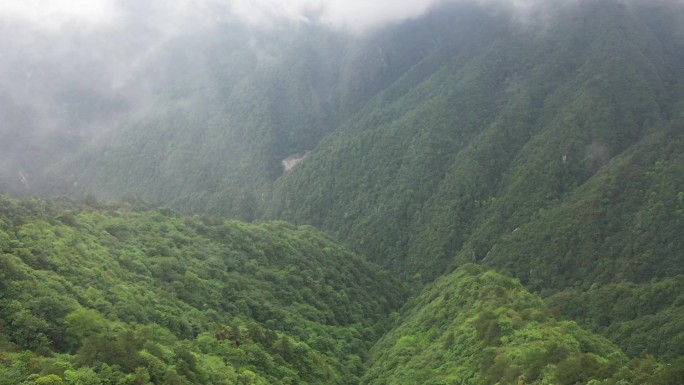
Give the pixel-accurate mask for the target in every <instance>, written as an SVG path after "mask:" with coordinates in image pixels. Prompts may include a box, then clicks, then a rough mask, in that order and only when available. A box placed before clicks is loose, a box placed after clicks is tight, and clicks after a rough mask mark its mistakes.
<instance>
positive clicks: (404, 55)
mask: <svg viewBox="0 0 684 385" xmlns="http://www.w3.org/2000/svg"><path fill="white" fill-rule="evenodd" d="M449 15H450V14H449ZM449 15H434V16H432V17H430V18H428V19H425V20H421V21H417V22H413V23H408V24H407V25H403V26H401V27H396V28H391V29H389V30H387V31H384V32H382V31H381V32H379V33H377V34H375V35H373V37H370V38H368V39H360V38H355V37H351V36H346V35H342V34H337V33H334V32H331V31H329V30H325V29H323V28H317V27H315V26H292V25H289V26H281V27H278V28H276V30H275V31H272V32H264V33H261V34H257V35H256V36H253V35H254V33H255V32H254V31H240V30H237V31H233V30H230V31H226V33H227V34H232V36H233V37H232V38H230V39H226V40H228V41H227V42H223V43H222V45H221V46H219V47H216V50H218V51H219V53H216V54H215V56H216V59H215V62H214V63H213V64H214V65H213V67H211V68H210V69H209V70H208V71H206V73H205V74H204V75H203V76H200V77H196V76H195V77H193V78H190V79H184V78H179V79H178V84H177V85H176V86H175V87H174V88H172V89H170V90H168V91H167V92H166V93H164V94H163V95H161V96H160V97H159V98H158V100H157V101H156V102H155V103H153V104H152V106H151V107H150V108H149V109H147V110H146V111H142V112H141V113H140V116H138V117H137V118H135V119H131V120H130V121H129V122H128V123H126V124H125V125H123V126H122V127H120V128H118V129H116V130H112V131H111V132H110V133H109V134H107V135H103V136H101V137H99V138H97V139H96V140H94V141H93V142H92V143H91V144H90V145H89V146H86V148H85V149H84V150H82V151H80V152H78V153H77V154H76V155H75V156H73V157H70V158H67V159H66V160H64V161H63V162H61V163H59V164H57V165H55V166H53V167H52V168H51V169H50V170H48V172H47V173H46V174H45V175H44V176H43V178H42V179H41V181H40V182H39V183H38V184H37V186H36V188H35V189H34V190H33V191H37V192H40V193H42V194H49V195H56V194H67V195H76V196H85V195H87V194H94V195H95V196H98V197H101V198H110V199H114V198H116V199H121V198H123V197H130V196H133V197H137V198H141V199H144V200H146V201H150V202H154V203H162V204H165V205H170V206H172V207H175V208H177V209H179V210H182V211H185V212H192V213H200V212H210V213H212V214H222V215H225V216H230V217H234V218H242V219H247V220H252V219H254V217H255V211H256V208H257V207H258V206H259V205H261V204H262V203H263V199H264V196H265V194H266V193H268V191H270V186H271V184H272V182H273V181H274V180H275V179H276V178H277V177H279V176H280V175H282V173H283V169H282V166H281V160H283V159H285V158H287V157H288V156H291V155H293V154H303V153H305V152H306V151H308V150H312V149H314V148H315V147H316V146H317V144H318V143H319V141H320V140H321V139H322V138H323V137H325V136H326V135H327V134H329V133H331V132H332V131H334V130H335V129H336V128H337V127H338V125H339V124H340V122H342V121H344V120H346V119H347V118H348V117H349V116H350V115H352V114H354V113H356V112H357V111H358V110H359V109H360V108H361V107H362V106H363V105H364V104H365V103H366V101H368V99H369V98H371V97H372V96H374V95H375V94H377V93H378V92H379V91H380V90H383V89H384V88H386V87H387V85H388V84H391V83H392V82H394V81H395V80H396V79H397V78H398V77H400V76H402V74H403V73H404V72H405V71H406V70H407V69H408V68H411V67H412V66H413V65H414V64H415V63H416V62H418V61H420V60H421V59H422V58H423V57H425V56H426V55H427V54H428V53H430V52H434V51H435V47H434V46H435V45H437V44H438V43H439V40H437V41H436V42H434V41H432V40H433V37H434V36H440V35H441V34H442V31H443V30H445V29H448V28H450V24H451V21H452V20H451V19H450V17H449ZM426 76H427V75H426Z"/></svg>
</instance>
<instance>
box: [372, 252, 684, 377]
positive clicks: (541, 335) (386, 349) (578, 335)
mask: <svg viewBox="0 0 684 385" xmlns="http://www.w3.org/2000/svg"><path fill="white" fill-rule="evenodd" d="M550 314H551V313H550V311H549V310H548V309H547V308H546V307H545V305H544V302H543V301H542V299H541V298H539V297H538V296H536V295H533V294H530V293H529V292H527V291H526V289H525V288H524V287H523V286H522V285H521V284H520V283H519V282H518V281H516V280H513V279H511V278H508V277H505V276H503V275H501V274H498V273H495V272H493V271H487V270H485V269H483V268H482V267H479V266H476V265H472V264H467V265H464V266H463V267H461V268H459V269H458V270H456V271H455V272H454V273H452V274H449V275H447V276H445V277H442V278H440V279H438V280H437V281H436V282H434V283H431V284H429V285H427V286H426V287H425V289H424V290H423V292H422V293H421V294H420V295H419V296H417V297H416V298H414V299H412V300H411V301H410V302H409V303H408V304H407V305H406V308H405V309H404V314H403V318H402V322H401V323H400V324H399V326H398V327H397V328H395V329H394V330H392V331H391V332H390V333H388V334H387V335H385V336H384V337H383V338H382V339H381V340H380V342H378V344H377V345H376V346H375V347H374V348H373V350H372V352H371V361H370V366H369V369H368V372H367V373H366V375H365V376H364V377H363V379H362V381H361V383H362V384H373V385H380V384H387V385H393V384H407V385H409V384H425V385H427V384H453V383H456V384H470V385H475V384H483V385H484V384H516V383H517V384H556V385H565V384H567V385H574V384H595V385H598V384H605V385H608V384H672V385H675V384H680V383H681V381H682V379H684V377H683V376H684V360H681V359H680V360H679V361H676V362H673V363H671V364H664V363H663V364H658V363H656V362H655V361H654V360H653V359H652V358H647V359H639V360H633V361H628V359H627V357H626V356H625V355H624V354H623V353H622V352H621V351H620V350H619V349H618V348H617V347H615V346H614V345H613V344H611V343H610V342H609V341H608V340H606V339H605V338H603V337H599V336H597V335H593V334H591V333H589V332H587V331H585V330H583V329H581V328H580V327H579V326H577V324H575V323H574V322H570V321H559V320H556V319H554V318H553V317H551V315H550Z"/></svg>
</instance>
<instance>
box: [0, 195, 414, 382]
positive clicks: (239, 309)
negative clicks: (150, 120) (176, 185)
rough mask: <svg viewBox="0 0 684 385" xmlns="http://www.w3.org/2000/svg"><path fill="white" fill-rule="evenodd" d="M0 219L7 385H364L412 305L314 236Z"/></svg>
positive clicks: (27, 213) (28, 204)
mask: <svg viewBox="0 0 684 385" xmlns="http://www.w3.org/2000/svg"><path fill="white" fill-rule="evenodd" d="M66 204H67V205H70V206H73V205H72V204H68V203H66ZM91 204H94V203H93V202H91ZM0 218H1V220H0V266H1V268H0V278H1V279H0V384H3V385H4V384H7V385H16V384H33V383H36V384H52V383H55V384H56V383H62V382H63V383H67V384H147V383H155V384H188V383H196V384H236V383H240V384H247V383H250V384H306V383H308V384H354V383H356V382H357V381H358V376H359V375H360V374H361V373H362V369H363V362H364V360H365V358H366V354H367V351H368V349H370V347H371V344H372V343H373V341H374V340H376V339H377V338H378V337H379V336H380V335H381V333H383V331H384V330H385V328H386V326H387V325H388V323H387V322H388V320H389V318H388V316H389V314H390V313H391V312H392V311H393V309H396V307H397V306H398V304H399V303H401V301H402V300H403V296H402V288H401V286H400V285H399V284H398V283H397V282H395V281H393V280H392V279H391V278H390V277H389V276H388V275H387V274H385V273H382V272H381V271H379V269H378V268H377V267H375V266H373V265H371V264H370V263H368V262H366V261H365V260H364V259H362V258H360V257H358V256H356V255H354V254H352V253H350V252H349V251H347V250H345V249H344V248H342V247H340V246H338V245H336V244H335V243H333V242H331V241H330V240H329V239H328V238H326V237H324V236H323V235H321V234H320V233H318V232H316V231H314V230H313V229H311V228H297V227H293V226H291V225H287V224H284V223H266V224H262V225H247V224H243V223H238V222H225V221H223V220H218V219H210V218H200V217H180V216H178V215H176V214H174V213H173V212H172V211H170V210H147V209H136V208H135V207H133V206H132V205H130V204H123V205H115V206H107V207H99V208H97V209H95V208H93V207H91V206H74V207H72V208H71V209H70V210H58V209H56V208H55V205H54V204H51V203H48V202H45V201H42V200H36V199H29V200H24V201H13V200H8V199H5V198H0Z"/></svg>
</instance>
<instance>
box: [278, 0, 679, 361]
mask: <svg viewBox="0 0 684 385" xmlns="http://www.w3.org/2000/svg"><path fill="white" fill-rule="evenodd" d="M579 4H580V5H579V6H577V7H575V6H568V8H566V9H563V10H561V11H559V12H558V13H556V14H554V15H552V16H549V17H550V18H551V19H547V21H549V20H552V22H550V21H549V24H548V25H547V28H545V29H543V30H539V29H536V28H532V27H531V26H529V25H526V26H523V25H520V24H519V23H518V22H517V21H516V22H510V23H503V22H501V21H502V20H498V21H497V22H494V19H490V20H492V23H493V24H494V25H487V24H484V23H483V24H482V25H483V29H482V31H483V32H484V31H487V32H488V33H490V34H491V35H490V34H486V33H483V34H482V35H481V36H480V37H479V38H474V36H477V35H476V33H475V32H472V33H471V34H470V35H469V36H470V37H471V38H472V39H473V40H471V42H472V43H473V44H474V47H475V48H473V49H466V48H465V46H464V47H462V48H460V49H456V50H454V51H453V55H452V56H451V57H450V61H448V62H447V64H443V65H442V66H440V67H439V69H438V70H437V71H434V72H433V73H432V74H431V75H430V76H428V77H425V78H422V77H419V75H420V74H422V73H423V72H421V69H422V68H423V67H422V65H423V64H424V63H426V64H425V65H427V64H429V63H432V62H430V61H429V59H428V58H426V59H425V60H424V61H422V62H421V64H419V65H417V66H415V67H414V68H412V69H411V70H410V71H408V72H407V73H406V74H405V76H404V77H402V78H401V79H400V80H399V81H398V82H396V83H395V84H393V85H392V86H390V87H388V89H387V90H385V91H384V92H383V93H382V94H381V95H379V96H378V97H377V98H375V99H374V100H373V101H372V102H371V103H369V104H368V105H367V108H366V109H365V110H363V111H362V112H361V113H360V114H358V115H357V116H356V117H355V118H353V119H352V120H351V121H350V122H349V123H348V124H346V125H344V126H343V127H341V128H340V129H339V130H338V132H336V134H335V135H334V136H331V137H329V138H327V139H326V140H325V141H324V142H323V143H322V144H321V145H320V146H319V147H318V148H317V149H316V150H315V151H314V152H313V153H311V154H310V156H309V157H308V158H307V160H306V161H305V162H303V163H302V164H301V165H300V166H299V167H298V168H297V169H295V170H294V171H293V172H292V173H290V174H288V175H285V176H284V177H282V178H281V179H280V180H279V181H278V182H277V183H276V185H275V188H274V192H273V194H272V199H271V200H270V201H269V202H268V204H267V206H266V209H265V213H266V217H276V218H284V219H288V220H292V221H295V222H298V223H307V224H312V225H315V226H317V227H320V228H322V229H324V230H326V231H328V232H330V233H331V234H334V236H336V237H338V238H339V239H341V240H343V241H344V242H346V243H347V244H348V245H350V246H351V247H352V248H354V249H356V250H359V251H360V252H362V253H365V254H367V255H369V256H372V257H373V258H376V259H375V260H376V261H377V262H378V263H380V264H383V265H385V266H387V267H389V268H391V269H394V270H395V271H397V272H399V273H400V274H403V275H404V276H405V277H411V278H413V277H417V278H420V279H422V280H423V281H424V282H430V281H431V280H432V279H434V278H435V277H438V276H440V275H442V274H445V273H448V272H449V271H452V270H454V269H455V268H457V267H458V266H460V265H462V264H464V263H472V262H478V263H482V264H485V265H488V266H491V267H495V268H499V269H503V270H505V271H507V272H510V273H512V274H513V275H514V276H515V277H517V278H519V279H520V280H521V281H522V282H523V284H525V285H528V286H529V287H530V288H531V289H533V290H535V291H537V292H539V293H541V294H542V295H543V296H544V297H551V298H549V301H550V303H551V304H552V306H553V307H554V308H556V309H557V310H558V311H560V312H561V314H563V315H564V316H566V317H572V318H573V319H576V320H578V321H579V322H580V323H581V324H582V325H583V326H585V327H587V328H590V329H591V330H593V331H596V332H600V333H602V334H604V335H605V336H608V337H610V338H611V339H612V340H613V341H614V342H616V343H617V344H619V345H620V347H621V348H622V349H624V351H626V352H628V353H629V354H630V356H641V355H644V354H655V355H657V356H659V357H663V358H670V359H672V358H676V357H680V356H681V355H682V354H684V352H683V351H682V350H681V346H683V345H682V344H681V343H680V342H681V341H682V338H683V337H684V333H683V332H682V330H684V329H682V325H681V322H680V321H679V320H680V319H681V314H682V311H684V309H682V305H681V296H679V295H677V294H671V295H664V294H658V293H663V290H669V289H672V290H674V291H673V293H678V291H677V288H678V282H679V280H680V278H681V274H682V273H684V272H683V271H682V266H683V265H682V263H681V262H682V253H681V250H682V249H683V248H684V244H682V242H683V238H682V235H681V234H682V231H683V229H684V222H682V221H683V220H684V217H682V212H683V209H684V206H682V204H683V201H682V199H681V198H682V193H683V192H684V179H682V175H684V170H682V164H684V159H682V154H683V153H684V147H683V145H682V144H683V138H684V136H683V135H684V132H683V131H682V127H684V115H682V111H684V109H683V107H684V80H683V79H684V70H683V69H682V68H683V67H681V65H680V64H677V63H681V62H682V59H684V40H682V39H678V38H677V36H682V33H683V27H682V26H683V25H684V9H683V8H682V6H677V5H674V4H671V3H658V4H651V5H648V4H646V5H644V4H642V5H641V6H633V7H627V6H625V5H623V4H621V3H618V2H613V1H596V2H580V3H579ZM454 39H457V38H454ZM414 76H416V77H414ZM416 79H418V80H416ZM411 81H414V82H413V83H411ZM404 82H405V83H408V84H411V86H410V87H408V86H404V84H405V83H404ZM666 288H667V289H666ZM604 295H605V296H607V297H608V298H613V300H614V301H615V303H614V304H613V305H614V307H611V306H607V305H606V299H605V298H603V297H602V296H604ZM622 296H624V297H622ZM654 330H657V331H658V332H657V333H658V334H657V335H658V337H655V336H654V335H653V333H654ZM662 336H667V337H666V338H661V337H662Z"/></svg>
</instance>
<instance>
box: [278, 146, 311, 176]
mask: <svg viewBox="0 0 684 385" xmlns="http://www.w3.org/2000/svg"><path fill="white" fill-rule="evenodd" d="M308 155H309V151H307V152H305V153H304V154H294V155H290V156H288V157H287V158H285V159H283V160H282V162H281V163H282V164H283V170H285V172H288V171H290V170H292V169H293V168H294V167H295V166H296V165H298V164H299V162H301V161H303V160H304V158H306V157H307V156H308Z"/></svg>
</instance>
